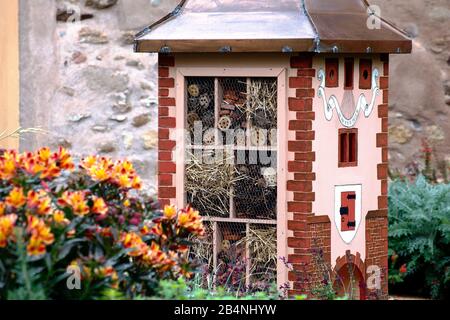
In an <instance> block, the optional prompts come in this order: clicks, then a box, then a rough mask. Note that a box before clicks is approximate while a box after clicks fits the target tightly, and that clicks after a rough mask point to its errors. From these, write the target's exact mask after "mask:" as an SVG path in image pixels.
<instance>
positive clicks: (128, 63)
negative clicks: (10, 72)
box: [20, 0, 450, 192]
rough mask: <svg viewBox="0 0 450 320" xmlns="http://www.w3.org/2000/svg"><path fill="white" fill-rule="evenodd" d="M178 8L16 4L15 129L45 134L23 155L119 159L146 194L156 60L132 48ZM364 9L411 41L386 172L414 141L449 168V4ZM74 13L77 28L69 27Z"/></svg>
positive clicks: (142, 0) (88, 0)
mask: <svg viewBox="0 0 450 320" xmlns="http://www.w3.org/2000/svg"><path fill="white" fill-rule="evenodd" d="M178 2H179V1H178V0H32V1H31V0H20V61H21V62H20V63H21V66H20V68H21V93H20V95H21V97H20V98H21V105H20V117H21V119H20V121H21V126H23V127H36V126H40V127H42V128H43V129H45V130H47V131H48V134H45V135H42V134H40V135H33V136H27V137H25V138H26V139H25V140H24V141H22V143H21V149H22V150H25V149H35V148H38V147H40V146H44V145H50V146H51V147H57V146H58V145H63V146H65V147H68V148H69V149H70V150H71V151H72V153H73V154H76V155H78V156H80V157H81V156H83V155H87V154H91V153H99V154H103V155H108V156H111V157H113V158H124V157H127V158H129V159H130V160H132V161H133V162H134V163H135V165H136V167H137V169H138V170H139V172H140V173H141V175H142V177H143V178H144V179H145V180H146V182H147V187H148V188H149V191H150V192H152V191H153V190H154V188H153V186H154V184H155V182H156V170H155V169H156V168H155V166H156V163H157V161H156V157H157V154H156V150H155V149H156V147H157V135H158V133H157V110H158V108H157V107H158V106H157V92H156V90H157V83H156V81H157V75H156V56H155V55H151V54H135V53H133V48H132V40H133V35H134V34H135V33H136V31H139V30H140V29H142V28H143V27H144V26H146V25H148V24H149V23H151V22H152V21H155V20H156V19H157V18H159V17H162V16H163V15H164V14H165V13H167V12H169V11H171V9H172V8H174V7H175V5H176V4H178ZM371 3H373V4H377V5H379V6H380V8H381V10H382V11H381V13H382V15H383V16H384V17H386V18H389V19H390V20H391V21H395V23H396V24H397V25H399V26H400V27H401V28H404V29H406V30H407V31H408V32H409V33H410V34H411V36H413V37H414V53H413V54H412V55H409V56H408V55H401V56H394V57H392V59H391V76H390V81H391V90H390V124H391V125H390V144H391V152H390V161H391V167H394V168H405V167H406V166H407V165H408V164H409V163H411V161H414V160H416V159H417V157H418V156H419V155H420V149H421V139H422V138H428V139H429V140H431V141H432V142H433V144H434V145H435V150H436V152H437V156H438V158H439V159H441V160H443V159H447V161H450V158H449V155H450V144H449V143H448V142H447V141H448V138H449V135H450V121H449V111H450V72H449V71H450V56H449V49H450V0H395V1H391V0H373V1H371ZM71 10H75V11H71ZM74 13H75V16H74ZM77 14H80V16H81V18H82V21H79V22H76V23H73V22H72V20H73V18H74V17H76V15H77ZM56 17H58V18H56ZM57 20H58V21H57Z"/></svg>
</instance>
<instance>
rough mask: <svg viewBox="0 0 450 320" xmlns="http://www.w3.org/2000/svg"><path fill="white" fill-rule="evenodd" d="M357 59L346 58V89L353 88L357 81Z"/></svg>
mask: <svg viewBox="0 0 450 320" xmlns="http://www.w3.org/2000/svg"><path fill="white" fill-rule="evenodd" d="M354 69H355V59H354V58H345V60H344V90H353V87H354V82H355V72H354Z"/></svg>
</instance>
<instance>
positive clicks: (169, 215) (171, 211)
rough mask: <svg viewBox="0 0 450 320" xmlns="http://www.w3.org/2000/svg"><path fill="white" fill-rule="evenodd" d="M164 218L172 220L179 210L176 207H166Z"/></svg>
mask: <svg viewBox="0 0 450 320" xmlns="http://www.w3.org/2000/svg"><path fill="white" fill-rule="evenodd" d="M163 214H164V217H165V218H166V219H169V220H172V219H173V218H175V217H176V215H177V209H176V207H175V206H174V205H171V206H165V207H164V210H163Z"/></svg>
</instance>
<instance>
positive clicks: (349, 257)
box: [333, 250, 366, 279]
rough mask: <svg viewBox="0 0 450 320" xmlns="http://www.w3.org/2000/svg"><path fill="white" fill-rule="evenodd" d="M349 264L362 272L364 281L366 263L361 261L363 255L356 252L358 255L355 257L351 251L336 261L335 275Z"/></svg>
mask: <svg viewBox="0 0 450 320" xmlns="http://www.w3.org/2000/svg"><path fill="white" fill-rule="evenodd" d="M349 263H350V264H353V265H355V266H356V267H357V268H358V270H359V272H361V274H362V276H363V279H365V270H366V268H365V263H364V261H363V260H362V259H361V254H360V253H359V252H356V255H354V254H352V253H351V252H350V250H347V251H346V252H345V255H344V256H342V257H338V258H337V259H336V266H335V267H334V269H333V271H334V272H333V273H334V274H337V273H338V272H339V271H340V270H341V269H342V267H344V266H345V265H347V264H349Z"/></svg>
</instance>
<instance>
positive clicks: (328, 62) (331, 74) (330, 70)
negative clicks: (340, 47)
mask: <svg viewBox="0 0 450 320" xmlns="http://www.w3.org/2000/svg"><path fill="white" fill-rule="evenodd" d="M325 86H326V87H327V88H337V87H339V59H338V58H328V59H325Z"/></svg>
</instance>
